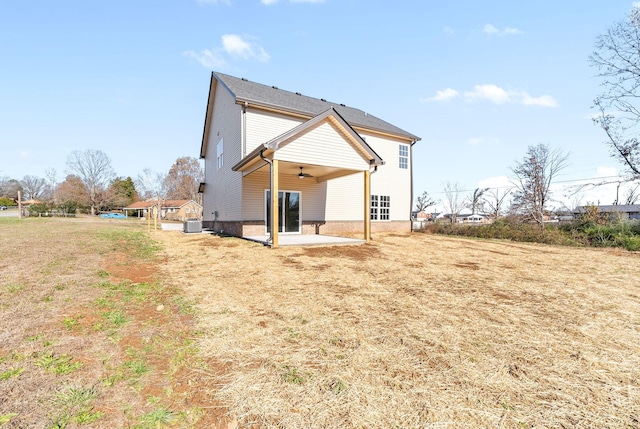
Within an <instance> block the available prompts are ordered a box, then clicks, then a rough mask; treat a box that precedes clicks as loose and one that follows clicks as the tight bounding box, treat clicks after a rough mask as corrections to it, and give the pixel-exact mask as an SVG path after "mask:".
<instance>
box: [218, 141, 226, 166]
mask: <svg viewBox="0 0 640 429" xmlns="http://www.w3.org/2000/svg"><path fill="white" fill-rule="evenodd" d="M216 159H217V162H218V170H219V169H221V168H222V166H223V165H224V139H220V141H219V142H218V144H217V145H216Z"/></svg>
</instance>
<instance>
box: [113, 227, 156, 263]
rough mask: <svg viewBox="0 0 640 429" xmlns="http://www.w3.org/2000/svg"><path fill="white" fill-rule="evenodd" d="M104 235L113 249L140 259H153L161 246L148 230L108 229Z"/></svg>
mask: <svg viewBox="0 0 640 429" xmlns="http://www.w3.org/2000/svg"><path fill="white" fill-rule="evenodd" d="M102 237H103V238H105V239H107V240H108V241H109V242H110V243H111V246H112V249H111V250H113V251H125V252H127V253H129V254H131V255H132V256H134V257H136V258H139V259H153V258H155V257H156V255H157V254H158V252H159V251H160V249H161V247H160V245H159V244H158V243H156V242H155V241H154V240H153V239H152V238H151V237H149V235H148V234H147V233H146V232H143V231H130V230H121V229H118V230H113V229H112V230H106V231H103V232H102Z"/></svg>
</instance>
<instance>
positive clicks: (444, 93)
mask: <svg viewBox="0 0 640 429" xmlns="http://www.w3.org/2000/svg"><path fill="white" fill-rule="evenodd" d="M459 95H460V93H459V92H458V91H456V90H455V89H452V88H445V89H440V90H438V91H436V95H434V96H433V97H429V98H422V99H420V101H421V102H423V103H425V102H428V101H447V100H451V99H453V98H456V97H457V96H459Z"/></svg>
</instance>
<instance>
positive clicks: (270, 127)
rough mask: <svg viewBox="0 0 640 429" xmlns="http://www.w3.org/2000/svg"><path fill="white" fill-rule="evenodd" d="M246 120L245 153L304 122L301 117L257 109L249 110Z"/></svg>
mask: <svg viewBox="0 0 640 429" xmlns="http://www.w3.org/2000/svg"><path fill="white" fill-rule="evenodd" d="M245 120H246V129H247V141H246V145H247V147H246V152H245V155H246V154H248V153H250V152H251V151H252V150H254V149H255V148H257V147H258V146H260V145H261V144H264V143H266V142H268V141H269V140H271V139H274V138H276V137H278V136H279V135H282V134H284V133H286V132H287V131H289V130H290V129H292V128H295V127H297V126H298V125H300V124H301V123H302V122H303V121H302V120H301V119H295V118H291V117H288V116H283V115H278V114H275V113H272V112H267V111H264V110H255V109H248V110H247V113H246V119H245Z"/></svg>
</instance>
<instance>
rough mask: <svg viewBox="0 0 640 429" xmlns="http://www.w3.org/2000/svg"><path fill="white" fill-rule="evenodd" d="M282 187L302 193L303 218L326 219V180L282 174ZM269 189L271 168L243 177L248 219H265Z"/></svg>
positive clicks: (244, 200)
mask: <svg viewBox="0 0 640 429" xmlns="http://www.w3.org/2000/svg"><path fill="white" fill-rule="evenodd" d="M279 184H280V189H281V190H282V189H285V190H287V191H299V192H301V193H302V220H303V221H311V220H325V217H324V211H325V205H324V201H325V194H326V189H327V185H326V182H323V183H317V182H316V181H314V180H311V179H303V180H300V179H298V177H297V176H286V175H281V176H280V180H279ZM265 189H269V169H268V168H264V169H262V170H260V171H256V172H254V173H251V174H250V175H248V176H246V177H245V178H244V179H243V207H244V218H243V220H246V221H256V220H261V221H264V191H265Z"/></svg>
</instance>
